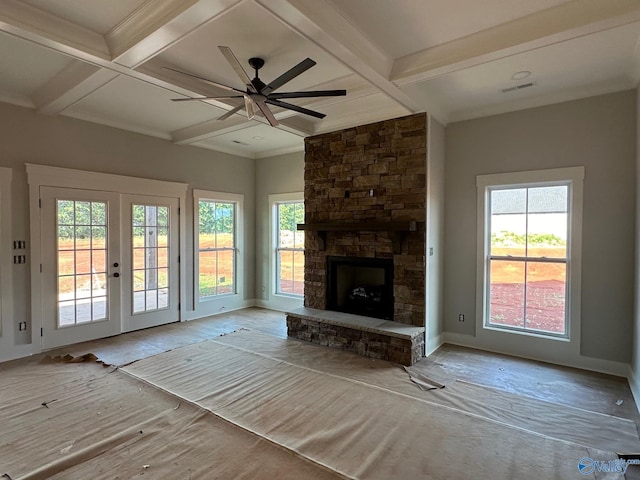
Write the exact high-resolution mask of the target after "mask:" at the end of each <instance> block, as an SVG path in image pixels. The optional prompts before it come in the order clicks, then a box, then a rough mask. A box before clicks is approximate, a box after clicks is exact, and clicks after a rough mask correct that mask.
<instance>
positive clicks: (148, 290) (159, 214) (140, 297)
mask: <svg viewBox="0 0 640 480" xmlns="http://www.w3.org/2000/svg"><path fill="white" fill-rule="evenodd" d="M131 219H132V222H131V232H132V235H133V242H132V252H131V254H132V259H133V264H132V272H131V273H132V278H133V282H132V285H133V292H131V293H132V296H133V313H143V312H150V311H154V310H161V309H166V308H169V297H168V295H169V285H168V277H169V266H168V263H167V257H168V255H169V252H168V244H169V228H168V227H169V210H168V208H167V207H164V206H161V205H135V204H134V205H132V206H131ZM160 287H161V288H160Z"/></svg>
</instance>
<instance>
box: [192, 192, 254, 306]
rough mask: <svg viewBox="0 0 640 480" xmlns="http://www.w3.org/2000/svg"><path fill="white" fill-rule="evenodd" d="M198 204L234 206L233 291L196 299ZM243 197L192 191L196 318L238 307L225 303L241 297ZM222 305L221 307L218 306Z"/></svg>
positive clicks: (242, 290) (198, 275)
mask: <svg viewBox="0 0 640 480" xmlns="http://www.w3.org/2000/svg"><path fill="white" fill-rule="evenodd" d="M200 201H209V202H216V203H234V204H235V229H234V248H233V251H234V260H235V267H234V279H233V280H234V292H232V293H224V294H220V295H212V296H209V297H204V298H200V287H199V283H200V248H199V245H198V237H199V233H200V229H199V226H200V209H199V208H198V207H199V203H200ZM243 219H244V195H242V194H237V193H226V192H212V191H208V190H196V189H194V190H193V303H194V307H195V308H194V310H195V312H196V314H197V316H198V317H199V316H203V315H210V314H213V313H219V310H220V309H227V308H228V307H231V308H239V307H241V306H242V305H235V304H233V305H227V303H228V302H236V301H240V302H241V301H242V299H243V298H244V287H243V285H244V255H243V252H244V221H243ZM221 303H223V305H220V304H221Z"/></svg>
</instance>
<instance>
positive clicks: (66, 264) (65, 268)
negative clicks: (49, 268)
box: [58, 250, 75, 275]
mask: <svg viewBox="0 0 640 480" xmlns="http://www.w3.org/2000/svg"><path fill="white" fill-rule="evenodd" d="M74 258H75V254H74V251H73V250H71V251H62V252H58V275H73V274H74V273H75V263H74Z"/></svg>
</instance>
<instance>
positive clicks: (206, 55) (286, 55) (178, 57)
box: [154, 2, 352, 91]
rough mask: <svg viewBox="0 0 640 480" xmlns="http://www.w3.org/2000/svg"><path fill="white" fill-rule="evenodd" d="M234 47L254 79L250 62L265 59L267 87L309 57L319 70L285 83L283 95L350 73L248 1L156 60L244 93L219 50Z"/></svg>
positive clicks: (314, 68) (264, 69)
mask: <svg viewBox="0 0 640 480" xmlns="http://www.w3.org/2000/svg"><path fill="white" fill-rule="evenodd" d="M219 45H224V46H228V47H230V48H231V50H232V51H233V53H234V54H235V56H236V57H237V58H238V61H239V62H240V63H241V65H242V66H243V67H244V69H245V71H246V72H247V74H248V75H249V77H250V78H253V77H254V71H253V70H252V69H251V67H250V66H249V64H248V60H249V58H251V57H261V58H263V59H264V60H265V65H264V67H262V69H260V73H259V76H260V79H261V80H262V81H264V82H265V83H269V82H270V81H272V80H274V79H275V78H277V77H278V76H279V75H280V74H282V73H284V72H285V71H287V70H289V69H290V68H292V67H293V66H295V65H297V64H298V63H300V62H301V61H302V60H304V59H305V58H307V57H309V58H311V59H313V60H314V61H315V62H316V63H317V65H315V66H314V67H312V68H310V69H309V70H307V71H306V72H304V73H302V74H301V75H300V76H298V77H296V78H295V79H293V80H291V81H290V82H288V83H287V84H285V85H284V86H283V87H282V88H280V89H279V91H294V90H303V89H308V88H309V87H313V86H315V85H318V84H321V83H324V82H328V81H330V80H333V79H335V78H339V77H342V76H345V75H348V74H350V73H352V72H351V71H350V70H349V69H348V68H346V67H345V66H344V65H343V64H342V63H340V62H338V61H336V60H335V59H334V58H333V57H332V56H331V55H329V54H328V53H326V52H325V51H324V50H322V49H320V48H319V47H317V46H316V45H315V44H313V43H311V42H309V41H307V40H305V39H304V38H303V37H301V36H300V35H298V34H297V33H296V32H294V31H293V30H291V29H290V28H288V27H286V26H284V25H283V24H282V23H281V22H280V21H279V20H276V19H275V18H274V17H273V16H272V15H271V14H270V13H269V12H267V11H265V10H264V9H263V8H262V7H260V6H259V5H258V4H255V3H253V2H245V3H243V4H241V5H240V6H238V7H236V8H234V9H232V10H231V11H230V12H228V13H227V14H225V15H222V16H221V17H220V18H218V19H216V20H215V21H213V22H211V23H210V24H208V25H207V26H205V27H202V28H200V29H198V30H196V31H195V32H194V33H192V34H191V35H189V36H188V37H186V38H185V39H184V40H182V41H180V42H178V43H177V44H176V45H174V46H172V47H171V48H169V49H168V50H166V51H165V52H163V53H162V54H160V55H159V56H158V57H157V58H156V59H155V60H154V63H155V64H156V65H161V64H162V65H165V66H167V65H172V66H174V67H176V68H178V69H180V70H183V71H186V72H189V73H194V74H197V75H200V76H203V77H206V78H208V79H211V80H214V81H217V82H220V83H223V84H225V85H228V86H232V87H236V88H241V89H244V86H243V84H242V82H241V81H240V79H239V77H238V76H237V75H236V74H235V72H234V71H233V69H232V67H231V66H230V65H229V63H228V62H227V61H226V60H225V58H224V57H223V55H222V53H220V51H219V50H218V46H219Z"/></svg>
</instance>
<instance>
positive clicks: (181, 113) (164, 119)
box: [64, 75, 225, 138]
mask: <svg viewBox="0 0 640 480" xmlns="http://www.w3.org/2000/svg"><path fill="white" fill-rule="evenodd" d="M175 97H177V95H176V94H175V93H172V92H170V91H167V90H164V89H162V88H159V87H156V86H153V85H150V84H148V83H146V82H142V81H139V80H135V79H132V78H129V77H125V76H123V75H121V76H119V77H117V78H116V79H114V80H112V81H111V82H109V83H107V84H106V85H105V86H104V87H102V88H100V89H99V90H97V91H96V92H94V93H92V94H91V95H89V96H88V97H86V98H84V99H83V100H81V101H80V102H77V103H76V104H75V105H73V106H72V107H70V108H68V109H67V110H65V112H64V115H69V116H72V117H77V118H82V119H86V120H91V121H94V122H96V123H104V124H106V125H111V126H120V127H121V128H124V129H131V130H133V131H137V132H145V133H149V134H152V135H155V136H160V137H163V138H170V133H171V132H172V131H174V130H179V129H181V128H184V127H188V126H191V125H195V124H198V123H201V122H204V121H206V120H210V119H212V118H216V117H218V116H220V115H222V114H223V113H224V112H225V110H222V109H220V108H217V107H214V106H211V105H207V104H204V103H202V102H172V101H171V98H175Z"/></svg>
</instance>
